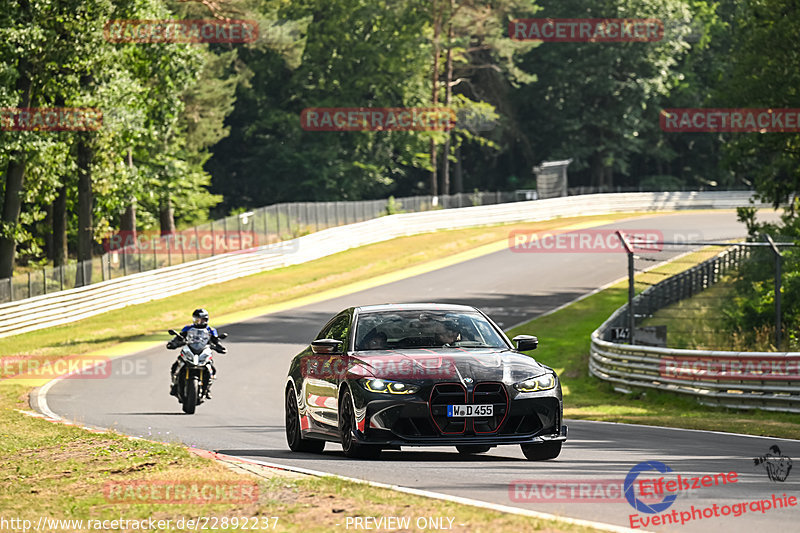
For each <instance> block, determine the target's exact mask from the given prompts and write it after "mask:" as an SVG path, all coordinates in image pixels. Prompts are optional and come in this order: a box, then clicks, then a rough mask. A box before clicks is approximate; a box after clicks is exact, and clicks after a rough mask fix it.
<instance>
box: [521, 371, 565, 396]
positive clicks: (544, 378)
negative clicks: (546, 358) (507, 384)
mask: <svg viewBox="0 0 800 533" xmlns="http://www.w3.org/2000/svg"><path fill="white" fill-rule="evenodd" d="M555 386H556V376H555V374H544V375H541V376H538V377H535V378H528V379H526V380H525V381H520V382H519V383H516V384H514V388H515V389H517V390H518V391H520V392H535V391H539V390H549V389H552V388H554V387H555Z"/></svg>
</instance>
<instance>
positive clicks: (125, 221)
mask: <svg viewBox="0 0 800 533" xmlns="http://www.w3.org/2000/svg"><path fill="white" fill-rule="evenodd" d="M119 230H120V231H121V232H122V235H123V237H124V240H125V241H126V242H127V240H129V239H130V240H136V198H131V203H129V204H128V207H126V208H125V211H124V212H123V213H122V216H121V217H120V219H119Z"/></svg>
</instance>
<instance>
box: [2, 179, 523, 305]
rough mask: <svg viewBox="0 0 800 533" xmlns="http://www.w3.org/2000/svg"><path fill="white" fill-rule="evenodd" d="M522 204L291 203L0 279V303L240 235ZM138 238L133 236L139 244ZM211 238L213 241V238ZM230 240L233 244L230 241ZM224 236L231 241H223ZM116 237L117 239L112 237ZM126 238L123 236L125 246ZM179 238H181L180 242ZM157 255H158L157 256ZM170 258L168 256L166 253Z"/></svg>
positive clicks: (262, 236)
mask: <svg viewBox="0 0 800 533" xmlns="http://www.w3.org/2000/svg"><path fill="white" fill-rule="evenodd" d="M520 199H522V198H520V197H519V195H518V194H517V193H515V192H500V191H498V192H471V193H458V194H450V195H441V196H437V197H435V198H434V197H433V196H410V197H405V198H392V199H383V200H358V201H350V202H313V203H312V202H292V203H281V204H274V205H270V206H267V207H260V208H258V209H254V210H252V211H248V212H246V213H241V214H237V215H231V216H228V217H225V218H222V219H219V220H212V221H210V222H205V223H203V224H200V225H197V226H194V227H191V228H187V229H184V230H181V231H178V232H176V233H175V234H172V235H169V236H153V235H147V236H146V238H145V239H143V242H141V244H143V246H141V247H140V248H138V249H134V250H132V249H131V248H132V247H130V246H126V247H122V246H108V244H107V248H106V253H103V254H102V255H98V256H97V257H93V258H92V259H91V260H86V261H73V262H70V263H68V264H66V265H63V266H57V267H49V266H45V267H43V268H41V269H35V270H30V271H28V272H26V273H24V274H18V275H16V276H14V277H11V278H3V279H0V303H2V302H11V301H15V300H23V299H26V298H32V297H34V296H40V295H43V294H49V293H55V292H59V291H63V290H66V289H73V288H76V287H83V286H86V285H91V284H92V283H100V282H103V281H107V280H110V279H117V278H121V277H123V276H128V275H131V274H137V273H140V272H147V271H150V270H155V269H158V268H163V267H169V266H173V265H179V264H182V263H186V262H189V261H193V260H197V259H205V258H208V257H213V256H217V255H221V254H224V253H226V252H227V251H229V250H228V247H226V246H225V245H226V244H230V245H231V246H230V248H235V249H237V250H243V249H245V248H248V247H249V246H245V245H243V242H244V241H245V239H243V238H242V236H243V235H246V236H247V237H248V238H249V240H250V241H251V242H254V243H255V244H256V245H266V244H270V243H274V242H280V241H285V240H290V239H294V238H296V237H299V236H301V235H306V234H309V233H312V232H316V231H321V230H323V229H326V228H331V227H336V226H344V225H347V224H353V223H355V222H363V221H365V220H370V219H373V218H378V217H381V216H384V215H387V214H389V211H395V212H397V213H416V212H420V211H429V210H432V209H450V208H457V207H468V206H476V205H493V204H500V203H507V202H513V201H515V200H520ZM144 235H145V234H144V233H140V234H138V235H137V236H135V240H136V241H142V237H143V236H144ZM198 235H200V236H203V237H206V236H211V237H212V243H213V241H215V240H216V241H219V240H220V239H219V237H220V236H222V237H223V239H222V243H223V246H221V247H220V246H219V245H217V246H216V247H215V246H213V245H212V246H206V247H197V246H189V247H184V243H185V242H186V241H189V240H191V239H192V237H194V238H195V242H196V241H197V240H198ZM215 235H216V239H215V238H214V236H215ZM236 235H238V236H239V238H238V239H237V238H236ZM228 236H230V237H233V238H232V239H229V238H228ZM116 237H120V235H119V234H118V235H116ZM130 237H132V235H124V236H122V239H121V240H123V241H124V240H126V239H127V238H130ZM181 237H183V238H181ZM157 250H158V252H157ZM170 252H171V253H170Z"/></svg>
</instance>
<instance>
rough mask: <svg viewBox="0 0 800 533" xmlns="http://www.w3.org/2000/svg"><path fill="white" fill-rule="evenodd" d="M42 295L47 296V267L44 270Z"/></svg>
mask: <svg viewBox="0 0 800 533" xmlns="http://www.w3.org/2000/svg"><path fill="white" fill-rule="evenodd" d="M42 294H47V267H44V268H42Z"/></svg>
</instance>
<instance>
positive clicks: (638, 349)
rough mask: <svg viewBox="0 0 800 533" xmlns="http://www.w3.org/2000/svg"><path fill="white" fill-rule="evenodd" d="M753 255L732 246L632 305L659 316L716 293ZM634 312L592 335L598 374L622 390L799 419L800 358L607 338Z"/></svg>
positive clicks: (592, 363) (618, 315)
mask: <svg viewBox="0 0 800 533" xmlns="http://www.w3.org/2000/svg"><path fill="white" fill-rule="evenodd" d="M748 252H749V250H748V249H747V248H744V247H741V246H732V247H730V248H728V249H727V250H725V251H724V252H722V253H720V254H718V255H717V256H715V257H713V258H711V259H709V260H708V261H704V262H703V263H701V264H699V265H697V266H695V267H693V268H691V269H690V270H687V271H685V272H682V273H681V274H678V275H675V276H671V277H669V278H667V279H665V280H663V281H661V282H659V283H657V284H656V285H653V286H652V287H649V288H648V289H647V290H645V291H643V292H642V293H641V294H639V295H638V296H637V297H636V298H635V299H634V301H633V306H634V309H635V311H636V315H637V316H640V315H644V316H649V315H652V313H654V312H655V311H656V310H658V309H660V308H663V307H666V306H667V305H670V304H672V303H675V302H677V301H680V300H682V299H684V298H688V297H691V296H692V295H694V294H696V293H698V292H700V291H702V290H703V289H705V288H708V287H710V286H711V285H713V284H714V283H716V282H717V281H719V279H720V277H721V276H722V275H723V274H724V273H725V272H727V271H728V270H729V269H735V268H737V267H738V265H739V261H740V260H741V259H742V258H744V257H746V256H747V254H748ZM627 314H628V305H627V304H625V305H624V306H622V307H621V308H619V309H617V311H616V312H615V313H614V314H613V315H611V317H609V319H608V320H606V321H605V322H604V323H603V324H602V325H601V326H600V327H599V328H597V329H596V330H595V331H594V332H593V333H592V338H591V348H590V354H589V372H590V373H591V374H592V375H593V376H596V377H598V378H600V379H602V380H605V381H608V382H610V383H613V384H616V385H618V386H622V387H645V388H651V389H658V390H661V391H668V392H676V393H681V394H688V395H692V396H695V397H697V398H698V401H699V402H700V403H702V404H706V405H715V406H721V407H729V408H734V409H764V410H769V411H783V412H789V413H800V352H729V351H718V350H715V351H712V350H678V349H671V348H660V347H651V346H638V345H630V344H619V343H615V342H611V341H610V340H607V339H608V338H609V336H610V335H609V333H610V331H611V328H614V327H625V326H626V325H627Z"/></svg>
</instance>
